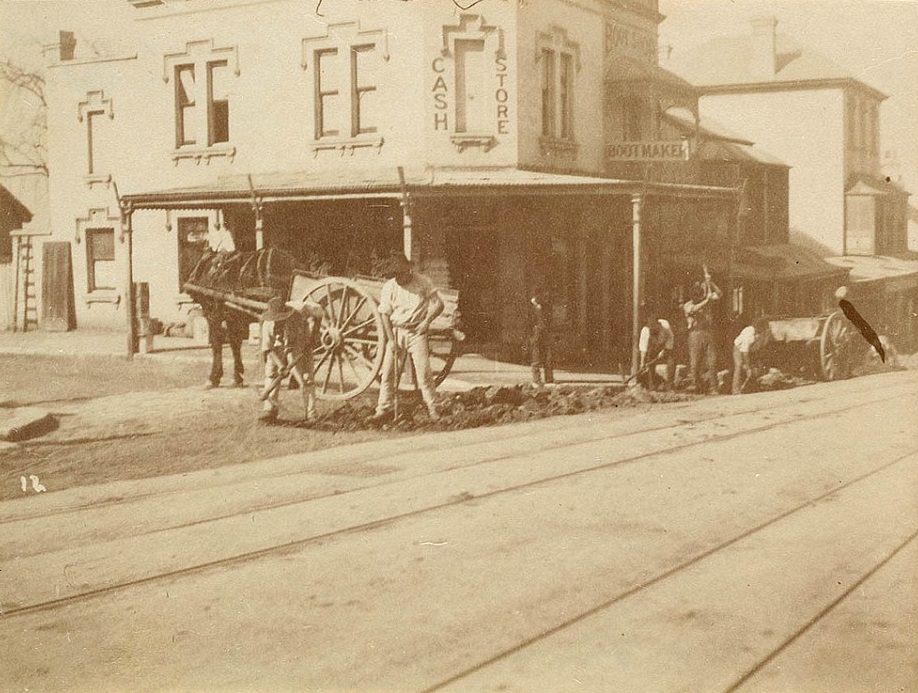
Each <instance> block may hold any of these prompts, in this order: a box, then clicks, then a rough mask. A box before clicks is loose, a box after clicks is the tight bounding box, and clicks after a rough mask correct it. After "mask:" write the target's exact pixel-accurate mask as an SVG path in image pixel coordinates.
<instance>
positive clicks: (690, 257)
mask: <svg viewBox="0 0 918 693" xmlns="http://www.w3.org/2000/svg"><path fill="white" fill-rule="evenodd" d="M669 264H670V265H671V266H672V267H674V268H677V269H679V270H686V271H689V272H691V273H694V274H700V272H701V267H702V265H704V264H707V265H708V267H710V268H711V270H712V271H713V272H714V273H715V274H719V275H720V276H726V275H727V274H728V273H729V272H730V269H731V263H730V257H729V255H728V254H726V252H725V250H724V249H721V250H719V251H718V252H717V253H716V254H714V255H710V256H708V255H704V254H701V253H688V254H686V253H679V254H678V255H675V256H673V257H671V258H669ZM732 272H733V276H734V277H736V278H739V279H744V280H747V281H759V282H773V281H777V282H797V281H802V282H808V281H821V280H830V279H835V280H837V281H838V282H839V283H843V282H844V281H845V277H846V276H847V274H848V269H847V268H844V267H839V266H836V265H833V264H830V263H828V262H826V261H824V260H823V259H822V258H820V257H819V256H817V255H816V254H815V253H813V252H812V251H810V250H808V249H806V248H804V247H802V246H799V245H794V244H793V243H776V244H773V245H760V246H747V247H744V248H737V250H736V256H735V258H734V260H733V263H732Z"/></svg>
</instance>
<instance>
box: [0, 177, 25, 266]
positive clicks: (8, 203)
mask: <svg viewBox="0 0 918 693" xmlns="http://www.w3.org/2000/svg"><path fill="white" fill-rule="evenodd" d="M31 219H32V213H31V212H30V211H29V210H28V209H27V208H26V206H25V205H24V204H22V203H21V202H20V201H19V200H18V199H17V198H16V196H15V195H13V193H11V192H10V191H9V190H7V189H6V188H4V187H3V186H2V185H0V263H9V262H10V260H12V258H13V242H12V239H11V238H10V231H15V230H16V229H21V228H22V225H23V224H25V223H26V222H28V221H30V220H31Z"/></svg>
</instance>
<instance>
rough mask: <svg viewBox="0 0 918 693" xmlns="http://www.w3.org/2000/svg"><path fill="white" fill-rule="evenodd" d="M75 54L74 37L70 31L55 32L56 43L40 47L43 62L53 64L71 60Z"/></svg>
mask: <svg viewBox="0 0 918 693" xmlns="http://www.w3.org/2000/svg"><path fill="white" fill-rule="evenodd" d="M75 53H76V37H75V36H74V35H73V32H72V31H59V32H57V41H56V42H54V43H46V44H43V45H42V47H41V54H42V56H43V57H44V58H45V60H47V61H50V64H52V65H53V64H54V62H55V61H61V62H63V61H66V60H73V57H74V55H75Z"/></svg>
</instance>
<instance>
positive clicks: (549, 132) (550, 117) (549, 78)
mask: <svg viewBox="0 0 918 693" xmlns="http://www.w3.org/2000/svg"><path fill="white" fill-rule="evenodd" d="M556 53H557V51H555V50H554V49H553V48H542V49H541V50H540V59H541V61H542V69H541V70H540V71H539V75H540V80H541V92H542V137H549V138H554V137H555V126H556V118H555V109H556V104H555V100H556V96H555V88H556V86H555V82H556V81H557V75H556V70H555V54H556Z"/></svg>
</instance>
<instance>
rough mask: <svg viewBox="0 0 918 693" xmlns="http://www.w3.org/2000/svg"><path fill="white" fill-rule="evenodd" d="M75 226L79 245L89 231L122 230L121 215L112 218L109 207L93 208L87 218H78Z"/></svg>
mask: <svg viewBox="0 0 918 693" xmlns="http://www.w3.org/2000/svg"><path fill="white" fill-rule="evenodd" d="M75 225H76V236H75V240H76V242H77V243H79V242H80V241H81V240H82V239H83V237H84V236H85V235H86V230H87V229H96V228H116V229H117V228H121V215H120V214H116V215H115V216H112V215H111V213H110V212H109V210H108V207H93V208H91V209H90V210H89V211H88V213H87V215H86V216H85V217H77V219H76V224H75Z"/></svg>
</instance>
